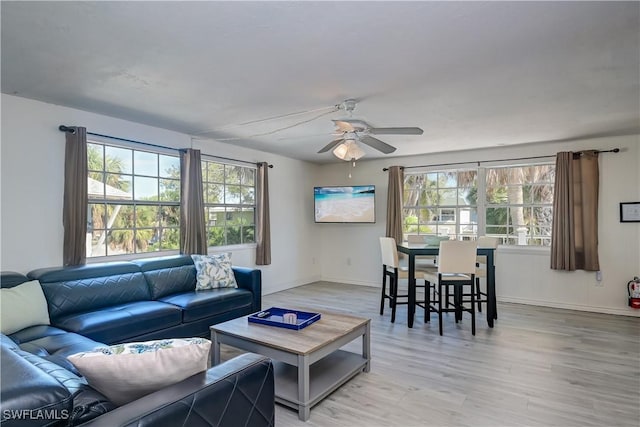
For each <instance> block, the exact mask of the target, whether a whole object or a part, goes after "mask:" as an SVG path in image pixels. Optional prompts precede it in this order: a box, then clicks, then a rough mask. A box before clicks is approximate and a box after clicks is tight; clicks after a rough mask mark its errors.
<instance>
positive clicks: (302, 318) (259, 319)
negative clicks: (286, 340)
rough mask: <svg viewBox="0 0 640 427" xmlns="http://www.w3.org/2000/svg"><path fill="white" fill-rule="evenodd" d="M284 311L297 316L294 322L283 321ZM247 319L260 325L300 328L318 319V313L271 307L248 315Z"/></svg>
mask: <svg viewBox="0 0 640 427" xmlns="http://www.w3.org/2000/svg"><path fill="white" fill-rule="evenodd" d="M265 313H266V314H265ZM285 313H294V314H295V315H296V318H297V319H296V323H295V324H293V323H284V318H283V315H284V314H285ZM248 319H249V322H252V323H260V324H262V325H269V326H277V327H279V328H287V329H293V330H300V329H303V328H306V327H307V326H309V325H310V324H312V323H314V322H316V321H318V320H320V313H310V312H308V311H298V310H289V309H286V308H280V307H271V308H268V309H266V310H262V311H260V312H258V313H253V314H252V315H250V316H249V317H248Z"/></svg>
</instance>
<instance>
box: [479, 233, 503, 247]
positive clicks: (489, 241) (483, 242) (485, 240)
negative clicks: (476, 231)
mask: <svg viewBox="0 0 640 427" xmlns="http://www.w3.org/2000/svg"><path fill="white" fill-rule="evenodd" d="M476 243H477V244H478V247H479V248H493V249H496V248H497V247H498V244H499V243H500V240H499V239H498V238H497V237H489V236H480V237H478V240H476Z"/></svg>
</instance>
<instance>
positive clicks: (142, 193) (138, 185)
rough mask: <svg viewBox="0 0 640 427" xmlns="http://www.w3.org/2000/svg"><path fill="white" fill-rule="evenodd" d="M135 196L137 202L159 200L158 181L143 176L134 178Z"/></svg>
mask: <svg viewBox="0 0 640 427" xmlns="http://www.w3.org/2000/svg"><path fill="white" fill-rule="evenodd" d="M133 183H134V194H133V197H134V198H135V199H136V200H144V201H156V200H158V179H157V178H146V177H141V176H136V177H134V181H133Z"/></svg>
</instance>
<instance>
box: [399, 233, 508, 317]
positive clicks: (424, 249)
mask: <svg viewBox="0 0 640 427" xmlns="http://www.w3.org/2000/svg"><path fill="white" fill-rule="evenodd" d="M397 248H398V252H401V253H403V254H406V255H408V257H409V266H408V267H409V271H408V274H409V278H408V280H409V301H408V303H409V304H408V309H407V325H408V326H409V327H410V328H412V327H413V318H414V317H415V312H416V279H415V271H416V256H421V255H431V256H437V255H438V253H439V252H440V246H439V245H438V246H431V245H427V244H424V243H408V242H402V243H398V244H397ZM477 254H478V256H484V257H486V260H487V278H486V279H487V308H486V312H487V313H486V314H487V324H488V325H489V327H490V328H493V323H494V320H495V319H497V318H498V311H497V305H496V268H495V262H494V260H495V256H494V255H495V249H494V248H478V249H477Z"/></svg>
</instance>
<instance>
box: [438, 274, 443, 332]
mask: <svg viewBox="0 0 640 427" xmlns="http://www.w3.org/2000/svg"><path fill="white" fill-rule="evenodd" d="M438 301H439V303H438V328H439V329H440V335H441V336H442V283H440V282H438Z"/></svg>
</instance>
